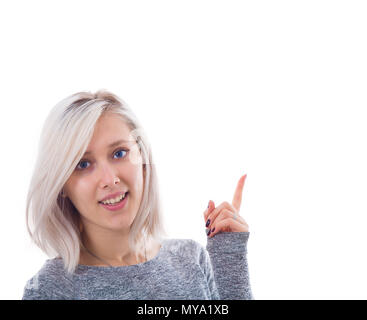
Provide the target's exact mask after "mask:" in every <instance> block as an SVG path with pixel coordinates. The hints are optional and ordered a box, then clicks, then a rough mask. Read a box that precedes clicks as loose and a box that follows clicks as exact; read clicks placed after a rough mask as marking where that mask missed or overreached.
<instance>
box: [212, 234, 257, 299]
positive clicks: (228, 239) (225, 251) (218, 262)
mask: <svg viewBox="0 0 367 320" xmlns="http://www.w3.org/2000/svg"><path fill="white" fill-rule="evenodd" d="M249 235H250V233H249V232H221V233H217V234H216V235H215V236H214V237H212V238H209V237H208V238H207V245H206V249H207V251H208V252H209V256H210V260H211V264H212V266H213V271H214V279H215V283H216V286H217V288H218V292H219V295H220V299H222V300H254V298H253V295H252V290H251V285H250V278H249V270H248V264H247V241H248V238H249Z"/></svg>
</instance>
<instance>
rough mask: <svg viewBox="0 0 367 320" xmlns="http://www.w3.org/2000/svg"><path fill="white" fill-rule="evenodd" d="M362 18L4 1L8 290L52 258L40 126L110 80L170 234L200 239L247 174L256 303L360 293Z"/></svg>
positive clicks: (306, 9)
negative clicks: (36, 205)
mask: <svg viewBox="0 0 367 320" xmlns="http://www.w3.org/2000/svg"><path fill="white" fill-rule="evenodd" d="M366 16H367V5H366V3H365V2H364V1H351V0H348V1H335V0H333V1H322V0H317V1H310V0H308V1H230V0H225V1H224V0H223V1H213V0H211V1H200V0H195V1H188V0H185V1H172V0H171V1H158V0H155V1H136V0H135V1H106V0H103V1H91V0H88V1H65V0H63V1H36V0H33V1H2V2H1V4H0V35H1V38H0V41H1V50H0V55H1V60H0V88H1V105H0V106H1V117H0V121H1V122H0V130H1V132H0V137H1V166H0V167H1V182H2V183H1V184H0V188H1V203H2V210H1V213H2V222H1V230H0V237H1V238H0V243H1V251H0V252H1V266H0V268H1V269H0V298H1V299H20V298H21V297H22V294H23V288H24V286H25V283H26V281H27V280H28V279H29V278H31V277H32V276H33V275H34V274H35V273H36V272H37V271H38V270H39V269H40V268H41V266H42V265H43V263H44V261H45V259H47V258H48V257H47V256H46V255H44V254H43V253H42V252H41V251H40V249H38V248H37V247H35V246H34V245H32V244H31V242H30V239H29V237H28V234H27V233H26V227H25V200H26V194H27V191H28V185H29V182H30V177H31V174H32V171H33V167H34V163H35V159H36V150H37V146H38V139H39V135H40V132H41V126H42V125H43V122H44V120H45V118H46V116H47V114H48V112H49V110H50V109H51V108H52V107H53V106H54V105H55V104H56V103H57V102H59V101H60V100H61V99H63V98H65V97H66V96H68V95H70V94H72V93H74V92H78V91H83V90H86V91H96V90H98V89H101V88H105V89H108V90H110V91H112V92H114V93H116V94H117V95H118V96H120V97H121V98H122V99H124V100H125V101H126V102H127V103H128V104H129V105H130V107H131V108H132V109H133V111H134V112H135V114H136V115H137V116H138V118H139V119H140V121H141V123H142V124H143V126H144V128H145V130H146V132H147V134H148V137H149V138H150V141H151V144H152V147H153V152H154V153H153V156H154V158H155V161H156V166H157V170H158V175H159V178H160V180H159V181H160V185H161V188H160V189H161V194H162V202H163V205H164V214H165V218H166V222H167V229H168V230H169V232H170V236H171V237H173V238H191V239H194V240H196V241H198V242H200V243H201V244H202V245H204V246H205V245H206V235H205V232H204V231H205V226H204V220H203V211H204V210H205V209H206V206H207V204H208V201H209V200H210V199H212V200H214V201H215V204H216V205H219V204H220V203H221V202H223V201H228V202H231V201H232V197H233V193H234V190H235V187H236V184H237V181H238V179H239V178H240V177H241V176H242V175H243V174H245V173H247V175H248V176H247V180H246V183H245V187H244V192H243V200H242V207H241V212H240V213H241V215H242V216H243V217H244V218H245V220H246V221H247V223H248V224H249V226H250V238H249V242H248V263H249V270H250V279H251V285H252V290H253V294H254V298H255V299H258V300H260V299H366V298H367V293H366V286H367V275H366V270H367V258H366V244H367V233H366V231H365V229H366V224H367V218H366V209H367V205H366V191H367V184H366V180H367V170H366V163H367V161H366V160H367V159H366V158H367V157H366V136H367V135H366V134H367V129H366V122H367V121H366V120H367V118H366V100H367V95H366V85H367V76H366V75H367V63H366V61H367V59H366V57H367V45H366V39H367V38H366V33H367V20H366ZM228 272H231V271H230V270H228Z"/></svg>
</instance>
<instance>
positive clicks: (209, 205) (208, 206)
mask: <svg viewBox="0 0 367 320" xmlns="http://www.w3.org/2000/svg"><path fill="white" fill-rule="evenodd" d="M209 206H210V200H209V203H208V208H209Z"/></svg>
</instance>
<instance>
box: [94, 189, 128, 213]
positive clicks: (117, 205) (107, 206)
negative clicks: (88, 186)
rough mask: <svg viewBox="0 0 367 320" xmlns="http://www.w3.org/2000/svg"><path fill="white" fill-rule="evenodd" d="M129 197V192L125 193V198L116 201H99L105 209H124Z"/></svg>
mask: <svg viewBox="0 0 367 320" xmlns="http://www.w3.org/2000/svg"><path fill="white" fill-rule="evenodd" d="M128 197H129V192H126V193H125V197H124V198H123V199H121V200H120V201H118V202H115V203H102V202H101V201H99V202H98V203H99V204H100V205H101V206H102V207H103V208H105V209H107V210H110V211H116V210H120V209H122V208H123V207H124V206H125V204H126V202H127V200H128Z"/></svg>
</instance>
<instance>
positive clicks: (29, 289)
mask: <svg viewBox="0 0 367 320" xmlns="http://www.w3.org/2000/svg"><path fill="white" fill-rule="evenodd" d="M72 288H73V286H72V283H71V281H70V279H69V278H68V277H67V276H63V274H62V272H60V270H58V268H57V267H56V266H54V265H52V264H51V263H48V262H46V263H45V264H44V266H43V267H42V269H41V270H40V271H39V272H38V273H37V274H36V275H35V276H33V277H32V278H31V279H30V280H28V281H27V283H26V285H25V287H24V291H23V297H22V300H69V299H72V298H73V289H72Z"/></svg>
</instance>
